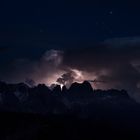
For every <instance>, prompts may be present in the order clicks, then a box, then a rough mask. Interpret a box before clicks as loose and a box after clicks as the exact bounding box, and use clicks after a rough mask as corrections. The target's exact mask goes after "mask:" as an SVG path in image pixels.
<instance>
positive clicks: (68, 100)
mask: <svg viewBox="0 0 140 140" xmlns="http://www.w3.org/2000/svg"><path fill="white" fill-rule="evenodd" d="M128 138H131V139H135V138H137V139H139V138H140V104H138V103H136V102H135V101H134V100H133V99H131V98H130V97H129V95H128V93H127V92H126V91H125V90H114V89H112V90H107V91H102V90H93V89H92V87H91V85H90V84H89V83H88V82H86V81H85V82H83V83H82V84H78V83H74V84H72V86H71V87H70V88H69V89H66V87H63V89H62V90H61V89H60V86H56V87H55V88H54V89H53V90H50V89H49V88H48V87H46V86H45V85H38V86H36V87H33V88H30V87H28V86H27V85H25V84H23V83H20V84H6V83H4V82H0V140H4V139H6V140H46V139H61V140H62V139H65V140H77V139H80V140H81V139H93V140H94V139H95V140H96V139H107V140H108V139H111V140H112V139H128Z"/></svg>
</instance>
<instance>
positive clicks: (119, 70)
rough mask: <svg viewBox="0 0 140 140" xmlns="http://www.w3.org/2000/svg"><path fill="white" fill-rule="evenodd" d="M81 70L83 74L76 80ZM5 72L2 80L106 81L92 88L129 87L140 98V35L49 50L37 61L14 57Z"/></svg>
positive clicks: (40, 81) (127, 88)
mask: <svg viewBox="0 0 140 140" xmlns="http://www.w3.org/2000/svg"><path fill="white" fill-rule="evenodd" d="M74 70H76V71H74ZM72 71H74V72H72ZM79 72H80V73H81V75H82V77H80V78H77V79H76V78H75V77H77V76H78V74H79ZM4 73H7V74H6V75H4V74H3V73H0V78H1V79H2V80H7V81H8V80H9V81H13V82H14V81H16V82H18V81H25V79H26V78H30V79H33V80H34V81H35V82H36V83H46V84H48V85H50V84H53V83H55V82H56V83H57V82H60V81H63V80H64V79H66V81H67V82H68V79H67V77H70V80H71V81H72V82H75V81H78V82H80V81H82V80H89V81H92V80H96V81H104V82H97V83H91V84H93V88H101V89H108V88H117V89H126V90H128V92H129V93H130V94H131V95H132V96H133V97H135V98H136V99H137V100H139V99H140V98H138V97H139V96H138V95H140V89H139V88H140V38H115V39H109V40H105V41H103V42H101V43H98V44H96V45H93V46H90V47H89V46H88V45H87V46H86V45H85V46H82V47H76V48H75V49H74V47H73V49H67V50H66V49H65V51H62V50H47V51H46V52H45V53H44V54H42V56H41V57H40V58H39V59H38V60H29V59H27V58H26V59H25V58H24V59H23V58H21V59H17V60H15V61H14V62H13V63H12V64H11V65H10V66H9V68H8V69H5V72H4ZM72 73H74V74H75V75H71V74H72ZM11 79H12V80H11ZM64 82H65V81H63V83H64ZM68 83H69V82H68Z"/></svg>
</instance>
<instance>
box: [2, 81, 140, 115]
mask: <svg viewBox="0 0 140 140" xmlns="http://www.w3.org/2000/svg"><path fill="white" fill-rule="evenodd" d="M139 106H140V105H139V104H138V103H136V102H135V101H134V100H133V99H131V98H130V97H129V95H128V93H127V91H125V90H115V89H110V90H107V91H104V90H93V88H92V87H91V85H90V83H89V82H87V81H84V82H83V83H81V84H79V83H73V84H72V85H71V87H70V88H69V89H67V88H66V87H65V86H64V87H63V88H62V90H61V87H60V86H59V85H56V86H55V87H54V89H53V90H50V88H49V87H47V86H46V85H44V84H39V85H38V86H36V87H32V88H30V87H28V86H27V85H26V84H24V83H19V84H6V83H5V82H0V110H4V111H14V112H30V113H39V114H44V115H58V114H69V115H76V116H80V117H89V116H93V115H95V113H96V114H98V113H104V112H105V111H106V112H109V113H110V112H114V110H115V111H120V110H124V111H128V112H129V111H131V110H139Z"/></svg>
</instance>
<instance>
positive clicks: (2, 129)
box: [0, 112, 140, 140]
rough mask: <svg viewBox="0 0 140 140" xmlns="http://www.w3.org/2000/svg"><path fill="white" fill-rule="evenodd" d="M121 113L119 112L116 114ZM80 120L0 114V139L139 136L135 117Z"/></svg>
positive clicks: (26, 139) (138, 123)
mask: <svg viewBox="0 0 140 140" xmlns="http://www.w3.org/2000/svg"><path fill="white" fill-rule="evenodd" d="M119 115H122V114H119ZM119 115H118V116H115V117H114V118H112V117H109V118H105V117H104V116H100V118H99V119H98V118H94V117H93V118H89V119H81V118H76V117H74V116H55V117H54V116H53V117H50V118H49V117H42V116H39V115H33V114H23V113H4V112H3V113H0V116H1V117H0V118H1V119H0V124H1V125H0V139H1V140H3V139H6V140H46V139H67V140H77V139H79V140H80V139H107V140H108V139H111V140H112V139H128V138H130V139H135V138H138V139H139V138H140V133H139V130H140V121H139V117H138V116H135V117H132V118H131V117H129V116H127V115H124V116H123V117H122V116H119Z"/></svg>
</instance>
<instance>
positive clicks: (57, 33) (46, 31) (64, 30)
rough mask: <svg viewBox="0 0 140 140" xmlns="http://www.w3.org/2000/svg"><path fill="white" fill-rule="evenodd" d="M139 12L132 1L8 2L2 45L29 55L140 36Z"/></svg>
mask: <svg viewBox="0 0 140 140" xmlns="http://www.w3.org/2000/svg"><path fill="white" fill-rule="evenodd" d="M139 15H140V9H139V4H138V3H134V2H129V1H127V2H124V1H123V2H119V1H117V2H114V1H112V2H109V1H104V0H102V1H96V0H95V1H94V2H93V1H91V0H86V1H80V0H79V1H77V0H74V1H72V0H71V1H64V0H48V1H45V2H39V1H38V2H35V1H33V0H32V1H30V2H26V3H25V2H21V1H18V2H15V3H14V2H13V1H11V2H5V3H3V4H1V7H0V19H1V20H0V21H1V22H0V47H3V46H4V47H7V48H9V47H10V48H12V49H13V48H14V53H13V55H14V56H17V57H20V56H22V55H23V56H25V57H26V55H27V56H29V55H30V56H37V55H39V54H41V53H42V52H44V51H45V50H47V49H50V48H61V49H67V48H68V47H72V46H73V47H81V44H85V45H86V44H94V43H95V42H101V41H103V40H105V39H108V38H114V37H116V38H118V37H132V36H140V18H139ZM27 47H28V51H27ZM10 55H11V54H10Z"/></svg>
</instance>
